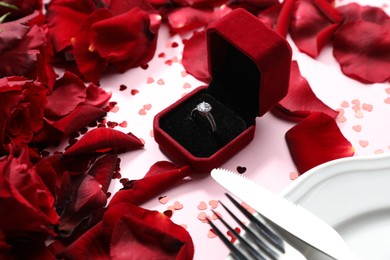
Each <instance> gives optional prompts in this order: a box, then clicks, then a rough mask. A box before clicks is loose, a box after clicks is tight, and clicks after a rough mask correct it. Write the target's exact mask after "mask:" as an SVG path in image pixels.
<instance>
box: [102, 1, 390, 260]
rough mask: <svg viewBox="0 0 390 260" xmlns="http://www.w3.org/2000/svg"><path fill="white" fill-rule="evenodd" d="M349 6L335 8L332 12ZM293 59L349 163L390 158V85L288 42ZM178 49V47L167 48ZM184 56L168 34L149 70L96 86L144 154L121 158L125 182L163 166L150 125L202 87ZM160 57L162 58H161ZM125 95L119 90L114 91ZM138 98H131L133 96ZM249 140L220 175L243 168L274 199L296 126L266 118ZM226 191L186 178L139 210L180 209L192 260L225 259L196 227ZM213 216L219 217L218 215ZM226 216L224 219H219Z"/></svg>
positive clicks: (112, 117) (177, 218) (290, 171)
mask: <svg viewBox="0 0 390 260" xmlns="http://www.w3.org/2000/svg"><path fill="white" fill-rule="evenodd" d="M349 2H352V1H346V0H344V1H337V5H342V4H347V3H349ZM354 2H358V3H360V4H363V5H364V4H365V5H375V6H379V7H382V8H383V9H384V10H385V11H387V12H389V11H390V7H389V6H390V2H388V0H377V1H373V0H366V1H362V0H360V1H354ZM289 41H290V43H291V46H292V48H293V52H294V59H296V60H297V61H298V63H299V65H300V69H301V73H302V74H303V76H304V77H306V78H307V80H308V81H309V83H310V85H311V86H312V88H313V91H314V92H315V93H316V95H317V96H318V97H319V98H320V99H321V100H323V101H324V102H325V103H326V104H327V105H329V106H330V107H332V108H333V109H339V110H340V111H341V113H340V116H339V118H338V119H337V122H338V125H339V127H340V129H341V131H342V133H343V134H344V136H345V137H346V138H347V139H348V140H349V141H350V142H351V143H352V145H353V146H354V147H355V150H356V153H355V156H360V155H368V154H376V153H388V152H389V151H390V134H389V133H390V120H389V119H390V118H389V115H390V84H388V83H384V84H372V85H367V84H362V83H359V82H358V81H355V80H353V79H350V78H348V77H346V76H344V75H343V74H342V73H341V71H340V68H339V65H338V64H337V63H336V61H335V60H334V58H333V55H332V49H331V48H330V47H326V48H325V49H324V50H323V51H322V53H321V55H320V56H319V57H318V58H317V59H316V60H314V59H312V58H310V57H308V56H306V55H305V54H302V53H300V52H299V51H298V50H297V49H296V47H295V46H294V44H293V43H292V42H291V40H290V39H289ZM172 43H177V44H178V46H177V47H172ZM182 50H183V43H182V38H181V37H180V36H177V35H176V36H173V37H170V35H169V33H168V30H167V28H166V27H162V28H161V31H160V33H159V39H158V47H157V51H156V55H155V57H154V59H153V60H152V61H151V62H150V63H149V67H148V69H146V70H144V69H141V68H137V69H132V70H129V71H128V72H126V73H124V74H119V75H118V74H115V75H110V76H106V77H104V78H103V79H102V81H101V85H102V86H103V87H104V88H105V89H106V90H108V91H112V94H113V95H112V99H111V101H116V102H118V104H117V111H116V110H114V111H115V112H114V111H112V112H109V113H108V116H107V120H108V121H115V122H118V123H121V122H123V121H126V122H127V124H128V125H127V127H120V126H118V127H116V129H118V130H121V131H124V132H132V133H133V134H135V135H136V136H137V137H139V138H142V139H143V140H144V141H145V148H144V149H142V150H137V151H132V152H128V153H125V154H122V155H121V159H122V161H121V174H122V177H123V178H129V179H138V178H142V177H143V176H144V175H145V173H146V172H147V171H148V169H149V168H150V166H151V165H153V164H154V163H155V162H157V161H162V160H168V159H167V158H166V156H165V155H164V154H163V153H162V152H161V151H160V150H159V147H158V145H157V143H156V142H155V141H154V139H153V132H152V122H153V117H154V116H155V115H156V113H158V112H159V111H161V110H162V109H164V108H165V107H167V106H169V105H170V104H171V103H173V102H174V101H176V100H177V99H179V98H180V97H182V96H183V95H184V94H186V93H188V92H190V91H191V90H193V89H195V88H196V87H198V86H201V85H204V84H203V83H202V82H199V81H197V80H196V79H194V78H193V77H192V76H190V75H187V74H186V73H185V70H184V68H183V66H182V65H181V63H180V61H181V54H182ZM159 54H160V55H159ZM122 84H124V85H126V86H127V89H125V90H120V85H122ZM135 92H137V93H135ZM256 124H257V127H256V133H255V138H254V140H253V141H252V142H251V143H250V144H249V145H248V146H247V147H246V148H245V149H244V150H242V151H241V152H239V153H238V154H237V155H236V156H234V157H233V158H231V159H230V160H229V161H228V162H226V163H225V164H224V165H221V167H223V168H226V169H230V170H236V169H237V167H245V168H246V171H245V173H244V174H245V175H246V176H248V177H250V178H253V179H255V180H256V181H258V182H259V183H262V184H265V185H266V186H268V187H269V188H270V189H271V190H273V191H275V192H279V191H281V190H283V189H284V188H285V187H286V186H287V185H289V183H291V182H292V181H293V180H292V179H293V178H292V177H294V176H295V175H296V168H295V166H294V164H293V162H292V160H291V157H290V154H289V151H288V148H287V145H286V142H285V139H284V134H285V132H286V131H287V130H288V129H289V128H291V127H292V126H293V125H294V123H291V122H287V121H283V120H281V119H279V118H276V117H275V116H274V115H272V114H271V113H267V114H266V115H265V116H263V117H261V118H257V122H256ZM121 187H122V185H121V184H120V183H119V181H118V180H115V181H113V182H112V184H111V187H110V190H111V192H115V191H117V190H118V189H119V188H121ZM224 192H225V190H224V189H223V188H221V187H220V186H219V185H218V184H216V183H215V182H214V181H213V179H212V178H211V177H210V176H209V175H208V174H204V175H198V176H192V178H191V179H188V180H185V181H183V182H181V183H180V184H178V185H175V186H174V187H170V188H169V189H168V190H166V191H165V192H163V193H162V194H161V196H167V198H168V199H169V200H168V202H167V203H166V204H162V203H161V202H160V201H159V200H158V198H155V199H152V200H150V201H149V202H147V203H145V204H144V205H143V207H145V208H147V209H155V210H158V211H161V212H163V211H165V210H167V209H168V207H169V206H172V205H174V203H176V206H177V208H178V205H179V203H180V204H181V205H182V206H183V207H182V209H179V210H176V211H175V212H174V213H173V216H172V220H173V221H174V222H175V223H177V224H183V225H185V226H186V228H187V230H188V232H189V233H190V235H191V236H192V238H193V241H194V244H195V259H223V258H224V257H225V256H226V255H227V254H228V250H227V249H226V248H225V247H224V246H223V245H222V243H221V242H220V241H219V239H218V238H209V237H208V234H209V230H210V227H209V225H208V224H205V223H203V222H201V221H200V220H199V219H198V215H199V214H200V213H202V212H205V213H206V214H208V215H211V211H210V208H211V207H210V205H208V203H209V201H211V200H218V199H222V200H226V199H225V198H224V195H223V193H224ZM201 202H205V203H206V204H207V206H208V207H207V209H206V210H200V209H198V205H199V204H200V203H201ZM216 210H217V211H220V212H222V215H224V212H223V210H221V207H217V209H216ZM225 215H227V214H225Z"/></svg>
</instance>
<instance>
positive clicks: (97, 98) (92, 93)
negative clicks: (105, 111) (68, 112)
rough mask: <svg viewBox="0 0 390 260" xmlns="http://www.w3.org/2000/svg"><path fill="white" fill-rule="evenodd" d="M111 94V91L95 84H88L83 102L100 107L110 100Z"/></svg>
mask: <svg viewBox="0 0 390 260" xmlns="http://www.w3.org/2000/svg"><path fill="white" fill-rule="evenodd" d="M111 95H112V93H111V92H106V91H105V90H104V89H102V88H101V87H98V86H96V85H95V84H89V85H88V87H87V97H86V98H85V101H84V103H83V104H84V105H89V106H94V107H101V106H103V105H104V104H106V103H107V102H108V101H109V100H110V98H111Z"/></svg>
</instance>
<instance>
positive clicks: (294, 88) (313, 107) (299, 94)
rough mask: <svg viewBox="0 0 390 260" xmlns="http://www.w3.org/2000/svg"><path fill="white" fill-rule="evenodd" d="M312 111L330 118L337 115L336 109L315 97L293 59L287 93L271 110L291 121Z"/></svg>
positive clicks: (301, 117)
mask: <svg viewBox="0 0 390 260" xmlns="http://www.w3.org/2000/svg"><path fill="white" fill-rule="evenodd" d="M314 111H317V112H323V113H326V114H327V115H329V116H330V117H332V118H336V116H337V115H338V112H337V111H335V110H333V109H332V108H330V107H328V106H327V105H326V104H325V103H323V102H322V101H321V100H320V99H318V98H317V96H316V95H315V93H314V92H313V90H312V89H311V87H310V85H309V83H308V82H307V80H306V79H305V78H304V77H302V75H301V72H300V71H299V66H298V63H297V62H296V61H293V62H292V63H291V73H290V84H289V90H288V93H287V95H286V97H284V98H283V99H282V100H281V101H280V102H279V104H277V105H276V106H275V107H274V108H273V110H272V112H273V113H274V114H276V115H278V116H280V117H283V118H286V119H289V120H292V121H301V120H302V119H304V118H306V117H307V116H309V115H310V114H311V113H312V112H314Z"/></svg>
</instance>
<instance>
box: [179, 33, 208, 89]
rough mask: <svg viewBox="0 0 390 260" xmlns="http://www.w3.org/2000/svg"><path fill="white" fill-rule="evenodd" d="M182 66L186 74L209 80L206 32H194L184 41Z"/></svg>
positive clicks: (201, 79) (206, 81)
mask: <svg viewBox="0 0 390 260" xmlns="http://www.w3.org/2000/svg"><path fill="white" fill-rule="evenodd" d="M183 66H184V68H185V69H186V71H187V73H188V74H191V75H192V76H194V77H195V78H197V79H198V80H200V81H203V82H205V83H208V82H210V80H211V76H210V72H209V68H208V63H207V43H206V32H205V31H201V32H195V33H194V35H193V36H192V37H191V38H190V39H188V40H187V41H186V42H185V45H184V50H183Z"/></svg>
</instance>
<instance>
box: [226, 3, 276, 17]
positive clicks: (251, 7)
mask: <svg viewBox="0 0 390 260" xmlns="http://www.w3.org/2000/svg"><path fill="white" fill-rule="evenodd" d="M226 4H227V5H228V6H229V7H230V8H232V9H236V8H243V9H245V10H247V11H248V12H250V13H252V14H254V15H256V14H258V13H259V12H261V11H263V10H266V9H268V8H270V7H272V6H275V5H279V1H278V0H262V1H257V0H231V1H227V2H226Z"/></svg>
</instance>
